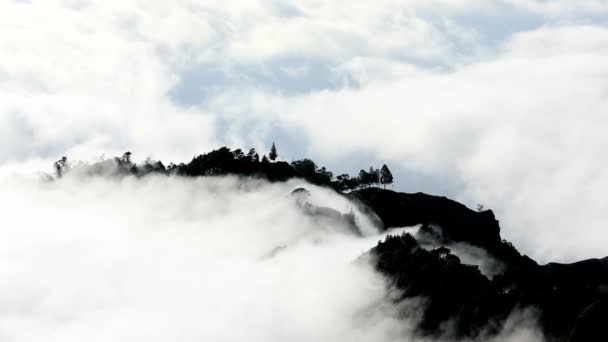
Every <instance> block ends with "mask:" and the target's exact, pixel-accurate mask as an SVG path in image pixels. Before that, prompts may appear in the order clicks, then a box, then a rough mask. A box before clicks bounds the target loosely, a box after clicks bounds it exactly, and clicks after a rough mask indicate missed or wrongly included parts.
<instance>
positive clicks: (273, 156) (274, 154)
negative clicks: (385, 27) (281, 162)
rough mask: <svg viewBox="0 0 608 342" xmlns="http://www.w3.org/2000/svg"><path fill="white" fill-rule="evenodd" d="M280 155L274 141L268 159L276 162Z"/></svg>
mask: <svg viewBox="0 0 608 342" xmlns="http://www.w3.org/2000/svg"><path fill="white" fill-rule="evenodd" d="M278 156H279V154H278V153H277V147H276V146H275V145H274V141H273V142H272V147H271V148H270V153H269V154H268V158H270V160H272V161H275V160H277V157H278Z"/></svg>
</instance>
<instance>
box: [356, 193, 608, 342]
mask: <svg viewBox="0 0 608 342" xmlns="http://www.w3.org/2000/svg"><path fill="white" fill-rule="evenodd" d="M348 196H349V197H350V198H352V199H355V200H358V201H360V202H361V203H363V204H365V205H367V206H368V207H369V208H370V210H373V211H374V212H375V213H376V214H377V216H378V217H379V218H380V219H381V220H382V221H383V223H384V226H385V227H386V229H389V228H392V227H403V226H413V225H416V224H422V228H420V230H419V232H418V233H417V235H416V236H417V238H418V240H417V239H416V238H415V237H414V236H412V235H410V234H404V235H401V236H389V237H388V238H387V239H386V240H385V241H383V242H380V243H379V244H378V245H377V246H376V247H374V248H373V249H372V250H371V251H370V252H369V255H371V256H373V259H372V260H374V262H375V266H376V268H377V269H378V270H379V271H380V272H381V273H382V274H384V275H386V276H387V278H388V279H389V280H390V281H391V282H392V283H393V284H394V286H395V287H397V288H398V289H400V290H402V295H401V297H399V299H398V300H404V299H406V298H414V297H416V298H418V297H422V298H425V299H426V304H427V305H426V306H425V309H424V312H423V314H422V317H421V320H420V323H419V326H418V331H419V333H420V334H421V335H426V336H428V335H430V336H442V337H450V338H471V337H487V336H491V335H493V334H496V333H497V332H498V331H500V329H501V327H502V326H503V324H504V323H505V321H506V319H507V318H508V316H509V314H511V313H512V312H514V310H523V309H527V308H529V309H532V310H534V312H536V314H537V316H538V324H539V326H540V328H541V329H542V332H543V333H544V334H545V337H546V339H547V340H549V341H608V332H607V330H606V326H608V315H607V311H608V309H607V306H608V258H604V259H590V260H584V261H580V262H577V263H573V264H557V263H550V264H547V265H538V264H537V263H536V262H535V261H534V260H532V259H530V258H528V257H527V256H522V255H521V254H520V253H519V252H518V251H517V250H516V249H515V248H514V247H513V246H512V245H511V244H510V243H509V242H507V241H504V240H502V239H501V237H500V227H499V224H498V221H497V220H496V219H495V217H494V214H493V213H492V211H490V210H486V211H482V212H476V211H473V210H470V209H469V208H467V207H466V206H464V205H462V204H460V203H458V202H455V201H452V200H450V199H447V198H445V197H436V196H430V195H426V194H422V193H417V194H405V193H397V192H393V191H389V190H382V189H376V188H370V189H364V190H359V191H355V192H352V193H350V194H349V195H348ZM419 240H426V241H428V240H432V241H433V244H434V245H435V246H437V247H440V248H435V249H433V250H425V249H424V248H422V246H421V244H420V243H419ZM452 243H466V244H470V245H472V246H476V247H479V248H482V249H484V250H486V251H487V252H488V255H489V256H490V257H493V258H496V259H497V260H500V261H501V262H502V263H503V264H504V265H505V269H504V270H503V272H502V273H500V274H498V275H496V276H494V277H493V278H492V279H489V278H488V277H486V276H484V275H483V274H481V272H480V271H479V269H478V267H477V266H476V265H466V264H463V263H461V261H460V259H459V258H458V257H457V256H455V255H453V254H452V253H451V251H450V250H449V249H448V248H446V247H443V246H446V245H450V244H452Z"/></svg>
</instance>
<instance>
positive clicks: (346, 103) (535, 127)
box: [0, 0, 608, 259]
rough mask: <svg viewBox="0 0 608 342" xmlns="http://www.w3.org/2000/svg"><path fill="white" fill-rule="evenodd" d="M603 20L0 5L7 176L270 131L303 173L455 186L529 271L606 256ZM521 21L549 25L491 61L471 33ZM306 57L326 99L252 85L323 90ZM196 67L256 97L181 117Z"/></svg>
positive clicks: (368, 9)
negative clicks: (358, 160)
mask: <svg viewBox="0 0 608 342" xmlns="http://www.w3.org/2000/svg"><path fill="white" fill-rule="evenodd" d="M605 11H606V1H599V0H595V1H594V0H588V1H577V2H576V4H573V3H572V2H571V1H552V2H546V1H536V0H512V1H504V2H503V1H501V2H497V1H470V0H462V1H446V0H434V1H396V0H384V1H382V2H380V3H378V2H374V3H370V2H365V1H355V2H353V1H331V2H320V1H312V0H311V1H292V2H277V1H251V2H242V1H206V2H199V1H187V0H181V1H177V2H172V3H171V4H170V5H169V4H167V3H164V2H158V1H146V2H137V1H120V2H119V1H103V2H102V1H59V0H55V1H30V2H24V1H19V2H17V1H12V2H5V3H3V4H2V5H0V22H1V23H2V24H1V25H2V32H3V34H2V38H0V93H1V94H2V95H1V96H0V143H2V146H3V148H2V149H0V163H3V164H5V163H7V162H9V161H11V160H27V159H31V158H34V159H35V158H43V159H44V158H51V159H52V158H57V157H59V156H61V155H63V154H68V155H69V156H70V157H71V158H73V159H76V158H86V159H90V158H92V157H94V156H97V155H99V154H102V153H106V154H108V155H112V154H119V153H122V152H123V151H124V150H126V149H129V150H133V151H134V152H135V153H136V154H137V155H141V156H142V157H143V156H146V155H149V154H150V155H152V156H154V157H157V158H162V159H163V160H171V161H174V160H187V159H189V157H191V156H192V155H193V154H195V153H198V152H201V151H205V150H207V149H209V148H211V147H212V146H217V145H218V144H220V143H222V142H239V143H243V144H248V143H249V144H254V145H255V147H260V146H259V145H261V144H263V143H264V142H266V140H270V139H272V138H273V137H269V136H270V135H271V134H272V131H273V129H281V130H286V131H287V132H288V134H290V133H292V132H297V134H299V135H301V136H303V137H305V138H309V139H304V140H303V141H310V146H304V147H302V148H303V149H307V150H309V152H310V153H311V154H312V155H313V156H323V157H328V156H331V157H335V158H344V157H345V156H352V155H361V152H366V151H367V152H370V153H373V154H376V155H378V157H379V158H384V159H388V160H392V161H393V163H394V164H397V163H398V164H399V165H401V166H405V167H408V168H412V169H416V170H417V171H420V172H422V173H425V174H429V175H433V176H435V177H438V178H441V179H446V182H447V183H455V184H461V183H463V184H464V187H465V188H464V194H461V197H460V198H461V199H463V200H467V201H483V202H487V205H488V206H490V207H494V208H497V209H498V210H499V218H501V219H502V220H503V222H504V226H505V231H506V232H505V233H506V235H507V237H511V238H513V239H515V240H516V241H515V242H516V243H521V244H523V245H524V247H525V251H526V252H528V253H531V254H533V255H534V256H537V257H541V258H543V259H547V258H555V257H559V258H562V259H563V258H567V259H571V258H576V257H587V256H597V255H598V254H599V255H601V254H603V253H605V251H604V249H603V248H602V246H603V245H605V244H606V242H607V240H606V238H604V237H603V236H600V235H598V234H599V232H600V231H601V229H600V227H601V226H602V224H603V221H604V220H605V217H604V215H603V214H602V213H603V212H604V211H605V210H604V209H605V207H606V203H605V201H603V200H602V199H601V198H602V196H601V194H600V193H599V191H600V190H599V189H601V188H602V185H603V184H604V183H605V181H604V179H605V177H603V176H602V175H601V172H598V171H597V170H601V169H602V167H603V163H602V162H601V158H598V156H601V153H602V151H601V149H602V147H603V146H605V144H606V141H605V139H604V138H603V136H604V132H605V130H606V120H605V115H604V113H605V112H606V108H607V101H606V93H607V91H606V89H607V86H606V79H607V77H606V76H607V70H606V63H605V62H604V61H605V60H606V53H607V52H606V51H607V46H608V43H607V41H608V37H607V36H608V35H607V34H606V29H605V28H604V27H602V26H599V25H598V24H597V23H596V24H594V21H593V20H592V19H590V18H592V17H594V16H597V15H598V14H601V13H604V12H605ZM517 15H522V16H534V17H535V18H537V19H538V20H542V21H543V23H544V25H543V26H542V27H538V28H536V29H532V30H530V31H527V32H519V33H518V32H508V34H507V36H508V38H507V40H506V41H504V42H501V43H500V44H498V48H495V47H493V46H490V45H485V44H484V42H486V41H487V40H489V39H488V34H489V33H487V32H486V30H488V31H491V30H492V29H493V27H479V26H476V25H473V24H471V25H468V23H467V22H465V21H463V19H462V18H463V16H464V17H467V16H473V17H474V16H483V17H484V18H486V19H487V18H500V17H501V16H517ZM580 22H583V23H586V24H585V25H574V24H571V23H580ZM290 58H292V59H294V61H293V62H292V63H291V64H290V63H283V64H280V65H278V63H277V61H281V60H285V59H287V60H289V59H290ZM299 59H301V60H304V61H310V60H314V61H317V62H318V63H320V64H322V65H323V68H322V69H320V70H321V71H320V72H319V71H318V70H317V72H318V73H319V74H320V75H321V76H319V77H321V78H322V77H324V76H325V77H326V78H325V79H324V81H327V82H326V83H331V84H333V85H334V86H333V88H329V87H326V88H327V89H325V88H323V87H325V86H323V87H321V88H323V89H322V90H318V89H314V88H313V89H312V90H306V91H299V92H295V94H292V95H289V96H285V95H281V94H282V93H283V92H282V91H281V87H282V86H283V84H280V83H279V84H278V85H277V84H273V85H272V86H269V85H268V84H265V83H263V80H262V81H260V84H258V83H256V82H257V78H255V76H251V75H247V74H246V73H247V70H258V69H260V70H264V73H265V74H272V73H273V72H282V73H286V74H288V75H291V76H292V77H293V76H294V75H295V76H298V75H299V76H302V75H303V72H304V71H306V73H305V74H312V73H314V72H315V70H314V68H315V64H314V63H301V64H300V63H299V62H298V60H299ZM275 63H276V64H275ZM234 65H245V66H246V67H244V68H240V69H239V68H233V66H234ZM275 65H278V66H276V67H275ZM206 66H213V67H214V69H217V70H220V72H218V75H219V76H217V77H218V78H220V77H223V76H222V75H226V74H230V75H229V77H228V76H226V79H228V80H232V79H237V80H240V78H243V79H251V80H252V81H251V82H249V83H247V84H246V85H245V86H243V85H241V84H240V83H238V82H234V83H231V82H227V83H224V84H222V83H221V82H220V81H221V80H216V79H214V78H213V77H211V78H210V79H206V80H205V81H204V82H206V83H204V84H201V85H197V86H200V87H201V88H205V87H211V86H213V85H215V84H216V83H217V84H220V86H219V87H216V88H213V89H214V91H213V92H211V93H210V95H209V96H208V97H203V96H202V94H201V99H202V100H201V103H200V104H199V105H194V106H191V107H185V106H181V105H178V104H176V103H175V102H174V99H173V97H172V96H173V95H172V94H171V92H172V90H174V89H175V87H176V86H177V85H179V84H180V82H182V81H183V78H182V76H183V74H184V73H185V72H189V71H190V70H191V69H193V68H197V67H199V68H204V67H206ZM303 66H305V68H303ZM241 70H244V71H242V72H243V73H245V75H240V74H239V73H240V72H241ZM254 75H256V74H254ZM328 80H331V81H332V82H328ZM336 80H337V81H336ZM226 84H228V85H226ZM252 84H253V86H252ZM320 84H325V83H323V82H320ZM342 85H353V86H354V87H352V88H349V87H346V88H344V87H342ZM193 94H194V95H193V96H194V97H195V98H196V94H197V93H196V91H194V92H193ZM220 125H221V126H220ZM245 147H246V146H245ZM363 162H364V161H362V163H363ZM404 190H407V189H404ZM573 198H575V199H576V200H573ZM540 203H542V205H541V204H540ZM564 212H566V215H564ZM563 216H566V217H563ZM582 224H584V225H585V231H584V232H585V233H583V234H581V233H580V231H579V229H578V226H579V225H582ZM530 230H533V231H534V232H536V233H537V234H538V237H539V239H540V241H542V242H543V244H544V246H545V247H546V250H544V249H543V250H537V249H536V248H535V246H533V245H532V242H529V241H531V240H530V239H526V238H524V236H527V235H526V234H524V232H527V231H530ZM575 232H576V233H578V234H574V233H575ZM565 235H566V236H573V237H574V238H571V239H568V240H567V241H564V239H563V238H562V237H563V236H565ZM568 244H572V245H575V244H578V245H581V246H586V247H585V250H582V249H581V248H577V249H575V250H574V251H571V253H568V254H564V253H565V250H566V249H571V248H570V246H569V245H568ZM564 255H567V256H564Z"/></svg>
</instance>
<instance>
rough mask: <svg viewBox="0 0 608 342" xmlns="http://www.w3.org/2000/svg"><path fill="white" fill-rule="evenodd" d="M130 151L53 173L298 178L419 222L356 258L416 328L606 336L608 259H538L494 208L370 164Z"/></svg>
mask: <svg viewBox="0 0 608 342" xmlns="http://www.w3.org/2000/svg"><path fill="white" fill-rule="evenodd" d="M275 152H276V151H275ZM130 157H131V153H130V152H127V153H125V154H124V155H123V156H122V157H116V158H113V159H107V160H103V161H100V162H97V163H94V164H92V165H88V164H82V163H81V164H78V165H76V166H74V167H72V166H71V165H70V163H69V162H68V160H67V158H66V157H63V158H62V159H61V160H59V161H57V162H56V163H55V165H54V166H55V171H56V172H55V174H56V178H60V177H62V176H63V175H66V174H68V173H72V172H74V173H76V174H81V175H86V176H113V177H115V176H120V177H128V176H135V177H144V176H146V175H148V174H163V175H173V176H183V177H199V176H210V175H213V176H218V175H239V176H245V177H257V178H262V179H266V180H268V181H271V182H280V181H286V180H289V179H292V178H302V179H304V180H306V181H308V182H309V183H313V184H316V185H320V186H324V187H328V188H331V189H334V190H335V191H336V192H338V193H342V195H343V196H345V197H346V198H348V199H349V200H351V201H352V202H354V203H358V205H359V206H360V208H361V209H362V210H363V212H365V213H366V214H367V215H368V216H369V217H370V218H372V220H375V221H376V222H377V225H378V226H380V227H382V229H384V230H386V231H389V232H390V230H391V229H392V228H400V227H412V226H419V228H418V229H417V232H416V233H415V234H411V233H403V234H397V235H389V236H388V237H387V238H386V239H385V240H384V241H380V242H379V243H378V244H377V245H376V246H375V247H374V248H372V249H371V250H370V251H368V252H367V253H365V254H364V256H363V257H362V258H366V259H369V260H371V262H372V264H373V265H374V267H375V268H376V269H377V270H378V272H380V273H381V274H382V275H384V276H385V277H386V279H387V280H388V282H389V283H390V284H391V286H393V287H395V288H396V289H398V290H399V293H400V295H399V296H398V297H397V298H395V302H396V303H400V302H404V301H406V300H409V299H412V298H416V299H422V300H423V301H424V303H425V305H423V306H422V307H423V309H422V310H423V312H422V314H421V318H420V320H419V322H418V326H417V329H416V330H417V333H418V334H420V335H422V336H430V337H442V338H446V337H447V338H455V339H468V338H482V339H483V338H485V337H490V336H493V335H495V334H497V333H498V332H499V331H501V330H502V328H503V327H504V326H505V325H506V324H507V321H508V319H509V316H510V314H511V313H513V312H517V311H522V312H523V311H526V310H531V311H532V312H533V313H534V314H535V316H536V317H537V318H538V324H539V326H540V328H541V329H542V332H543V333H544V335H545V337H546V339H547V340H548V341H560V342H561V341H571V342H579V341H581V342H582V341H585V342H589V341H608V333H607V331H606V329H605V328H604V327H605V326H607V327H608V258H603V259H589V260H583V261H580V262H576V263H572V264H558V263H549V264H546V265H539V264H538V263H537V262H536V261H534V260H533V259H531V258H530V257H528V256H526V255H522V254H520V253H519V251H518V250H517V249H516V248H515V247H514V246H513V245H512V244H511V243H510V242H508V241H506V240H504V239H502V237H501V235H500V225H499V221H498V220H497V219H496V217H495V215H494V213H493V212H492V211H491V210H484V211H474V210H471V209H469V208H467V207H466V206H465V205H463V204H461V203H458V202H456V201H453V200H451V199H448V198H446V197H438V196H432V195H428V194H424V193H414V194H408V193H399V192H395V191H391V190H384V189H380V188H377V187H375V186H374V185H379V184H381V183H382V184H384V185H386V184H390V182H392V176H390V177H388V176H387V175H389V174H390V170H389V171H388V173H387V172H386V171H383V172H385V173H384V176H382V173H380V172H379V171H378V170H374V169H373V168H371V167H370V171H369V172H367V171H364V170H361V172H360V175H359V176H358V177H353V178H351V177H350V176H348V175H346V174H343V175H340V176H338V177H337V178H336V179H337V180H334V176H333V174H332V173H331V172H330V171H328V170H326V169H325V168H324V167H322V168H319V167H317V165H316V164H315V163H314V162H313V161H312V160H310V159H303V160H296V161H293V162H291V163H287V162H283V161H275V162H270V161H269V160H268V159H267V158H266V157H265V156H264V157H263V158H262V159H261V160H260V158H259V155H258V154H257V152H255V150H253V149H251V150H250V151H249V153H247V154H245V153H244V152H243V151H241V150H240V149H237V150H234V151H231V150H230V149H229V148H226V147H222V148H220V149H218V150H215V151H211V152H209V153H206V154H202V155H199V156H196V157H194V158H193V159H192V160H191V161H190V162H189V163H187V164H185V163H180V164H178V165H176V164H173V163H170V164H169V165H168V166H167V167H165V165H164V164H163V163H162V162H160V161H150V160H147V161H146V162H144V163H143V164H141V165H137V164H135V163H133V162H132V161H131V159H130ZM385 168H386V170H388V168H387V167H386V165H384V166H383V168H382V169H385ZM56 178H53V177H52V176H49V179H51V180H54V179H56ZM388 179H390V182H389V183H387V180H388ZM353 189H354V190H353ZM346 190H353V191H350V192H348V193H345V191H346ZM307 193H308V191H307V190H305V189H296V190H295V191H294V192H293V193H292V195H293V196H295V197H296V200H297V202H298V203H299V205H300V206H301V208H302V210H303V211H304V212H305V213H306V214H307V215H310V216H311V217H313V218H314V219H316V220H319V222H331V224H332V225H339V226H342V227H344V229H345V230H346V231H351V232H355V233H356V234H360V233H361V232H360V231H359V230H358V227H357V225H356V220H355V217H354V216H353V215H352V214H343V213H340V212H338V211H335V210H333V209H331V208H324V207H317V206H314V205H311V204H310V203H307V202H306V200H305V198H306V196H307ZM282 248H283V247H282V246H279V247H277V250H276V251H273V252H271V253H270V255H274V254H275V253H278V252H279V251H280V250H281V249H282ZM463 260H466V262H465V261H463Z"/></svg>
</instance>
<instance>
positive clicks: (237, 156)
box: [232, 148, 245, 159]
mask: <svg viewBox="0 0 608 342" xmlns="http://www.w3.org/2000/svg"><path fill="white" fill-rule="evenodd" d="M232 154H233V155H234V159H243V158H244V157H245V153H244V152H243V150H241V149H240V148H237V149H236V150H234V151H232Z"/></svg>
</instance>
